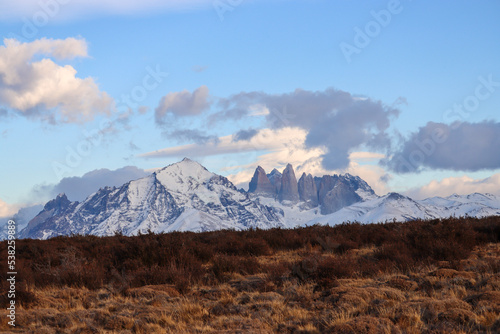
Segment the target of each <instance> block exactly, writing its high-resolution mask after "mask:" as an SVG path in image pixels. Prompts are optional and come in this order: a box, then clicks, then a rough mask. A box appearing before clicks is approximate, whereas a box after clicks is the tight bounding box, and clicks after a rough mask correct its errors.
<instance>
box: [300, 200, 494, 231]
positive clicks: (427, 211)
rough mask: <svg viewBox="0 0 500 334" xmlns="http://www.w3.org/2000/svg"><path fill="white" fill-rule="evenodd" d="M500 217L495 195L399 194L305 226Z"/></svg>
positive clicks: (357, 206) (311, 221) (324, 217)
mask: <svg viewBox="0 0 500 334" xmlns="http://www.w3.org/2000/svg"><path fill="white" fill-rule="evenodd" d="M498 215H500V198H499V197H497V196H495V195H492V194H479V193H475V194H471V195H451V196H448V197H445V198H443V197H432V198H428V199H425V200H421V201H417V200H413V199H411V198H409V197H406V196H403V195H400V194H398V193H389V194H387V195H385V196H382V197H377V198H372V199H369V200H366V201H363V202H360V203H355V204H353V205H351V206H348V207H345V208H342V209H341V210H339V211H337V212H335V213H333V214H330V215H326V216H322V217H317V218H315V219H312V220H310V221H308V222H307V223H306V224H304V225H312V224H328V225H335V224H338V223H342V222H347V221H350V222H360V223H376V222H386V221H392V220H394V219H395V220H397V221H410V220H415V219H435V218H449V217H465V216H469V217H477V218H480V217H487V216H498Z"/></svg>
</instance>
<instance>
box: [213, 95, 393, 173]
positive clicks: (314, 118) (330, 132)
mask: <svg viewBox="0 0 500 334" xmlns="http://www.w3.org/2000/svg"><path fill="white" fill-rule="evenodd" d="M218 107H219V109H220V110H219V111H218V112H217V113H215V114H214V115H212V116H211V121H212V122H216V121H219V120H225V119H241V118H243V117H247V116H250V115H253V114H255V110H256V109H260V110H261V112H259V114H260V115H262V114H265V115H266V119H267V123H268V126H269V127H270V128H272V129H280V128H284V127H297V128H301V129H303V130H305V131H306V132H307V137H306V141H305V144H306V147H308V148H319V147H321V148H325V154H324V155H323V156H322V163H323V166H324V167H325V168H326V169H329V170H332V169H341V168H346V167H348V166H349V154H350V153H351V152H353V151H354V150H356V149H358V148H359V147H361V146H366V147H369V148H373V149H375V150H382V151H384V150H387V149H388V148H389V147H390V145H391V140H390V137H389V135H388V134H387V132H386V131H387V130H388V128H389V126H390V124H391V120H392V119H394V118H396V117H397V116H398V115H399V110H398V109H395V108H393V107H389V106H386V105H384V104H382V102H380V101H374V100H371V99H368V98H358V97H355V96H353V95H351V94H350V93H347V92H344V91H341V90H336V89H333V88H329V89H326V90H324V91H307V90H302V89H297V90H295V91H294V92H291V93H288V94H274V95H272V94H267V93H263V92H249V93H246V92H243V93H239V94H236V95H233V96H230V97H229V98H226V99H221V100H220V101H219V103H218ZM257 107H260V108H257ZM262 110H266V112H265V113H264V112H262Z"/></svg>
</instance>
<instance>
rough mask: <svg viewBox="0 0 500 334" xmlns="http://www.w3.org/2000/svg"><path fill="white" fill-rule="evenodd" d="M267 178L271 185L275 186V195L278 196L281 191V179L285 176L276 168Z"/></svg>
mask: <svg viewBox="0 0 500 334" xmlns="http://www.w3.org/2000/svg"><path fill="white" fill-rule="evenodd" d="M267 177H268V179H269V181H271V184H272V185H273V186H274V192H275V194H278V193H279V192H280V190H281V178H282V177H283V175H282V174H281V173H280V171H279V170H277V169H276V168H275V169H273V171H272V172H271V173H269V174H267Z"/></svg>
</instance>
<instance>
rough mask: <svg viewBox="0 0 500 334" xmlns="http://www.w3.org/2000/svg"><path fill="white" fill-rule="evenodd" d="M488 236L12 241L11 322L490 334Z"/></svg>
mask: <svg viewBox="0 0 500 334" xmlns="http://www.w3.org/2000/svg"><path fill="white" fill-rule="evenodd" d="M499 237H500V218H496V217H491V218H485V219H470V218H467V219H448V220H436V221H430V222H422V221H417V222H410V223H404V224H400V223H388V224H377V225H360V224H345V225H341V226H338V227H333V228H332V227H320V226H313V227H310V228H304V229H295V230H280V229H277V230H269V231H262V230H255V231H245V232H234V231H220V232H210V233H200V234H195V233H171V234H161V235H154V234H149V235H142V236H137V237H124V236H115V237H109V238H97V237H91V236H89V237H81V236H75V237H61V238H55V239H51V240H47V241H38V240H19V241H18V244H17V249H18V259H19V263H20V267H19V269H18V272H19V273H20V276H19V281H18V292H19V295H18V296H17V298H16V300H17V301H18V308H17V322H16V323H17V327H16V330H17V332H19V333H276V332H279V333H337V332H341V333H422V332H428V333H433V332H434V333H441V332H446V333H474V332H483V333H497V332H500V320H499V319H500V243H499ZM5 248H6V245H5V243H1V244H0V251H5ZM4 265H5V264H3V263H2V264H1V266H4ZM82 268H83V269H82ZM5 269H6V268H4V267H2V268H0V270H1V273H5V272H6V270H5ZM1 275H4V274H0V276H1ZM1 278H2V281H5V280H4V277H1ZM2 284H5V283H2ZM2 288H3V289H4V291H5V286H2ZM0 302H1V303H2V305H1V306H2V307H4V305H5V302H6V300H5V296H4V297H2V299H0ZM6 319H7V318H6V317H2V318H1V320H0V331H6V332H9V331H10V330H11V328H10V327H9V326H8V324H7V321H6Z"/></svg>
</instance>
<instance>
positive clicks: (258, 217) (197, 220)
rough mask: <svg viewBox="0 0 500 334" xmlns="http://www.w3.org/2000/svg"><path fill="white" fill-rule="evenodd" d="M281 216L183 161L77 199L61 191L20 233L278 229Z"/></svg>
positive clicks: (44, 235)
mask: <svg viewBox="0 0 500 334" xmlns="http://www.w3.org/2000/svg"><path fill="white" fill-rule="evenodd" d="M263 175H264V176H266V174H265V172H263ZM266 178H267V176H266ZM268 181H269V180H268ZM269 185H270V183H269ZM270 189H272V187H270ZM282 219H283V211H282V210H281V209H279V208H274V207H268V206H265V205H262V204H260V202H259V201H258V200H255V199H252V198H251V197H250V196H249V195H248V194H247V193H246V192H241V191H238V189H236V187H235V186H234V185H233V184H232V183H231V182H230V181H229V180H228V179H227V178H225V177H223V176H220V175H217V174H214V173H210V172H209V171H208V170H206V169H205V168H204V167H203V166H201V165H200V164H198V163H197V162H194V161H191V160H189V159H184V160H183V161H181V162H179V163H176V164H172V165H170V166H167V167H165V168H162V169H161V170H158V171H156V172H154V173H153V174H151V175H149V176H146V177H144V178H141V179H137V180H134V181H130V182H127V183H126V184H124V185H122V186H121V187H119V188H115V187H105V188H101V189H99V191H97V192H95V193H93V194H92V195H90V196H89V197H87V198H86V199H85V200H84V201H83V202H81V203H78V202H70V201H69V200H68V199H67V198H66V196H64V195H60V196H58V197H57V198H56V199H55V200H53V201H51V202H49V203H47V204H46V205H45V208H44V210H42V211H41V212H40V213H39V214H38V215H37V216H36V217H35V218H33V219H32V220H31V221H30V222H29V224H28V226H27V227H26V228H25V229H23V230H22V231H21V232H20V236H21V237H22V238H37V239H47V238H51V237H55V236H58V235H71V234H85V235H86V234H91V235H100V236H104V235H113V234H114V233H115V232H117V231H118V232H121V233H123V234H125V235H136V234H137V233H138V232H141V233H145V232H146V231H147V230H151V231H153V232H156V233H159V232H169V231H197V232H201V231H213V230H218V229H236V230H242V229H248V228H252V227H253V228H256V227H258V228H272V227H282V226H283V223H282Z"/></svg>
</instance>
